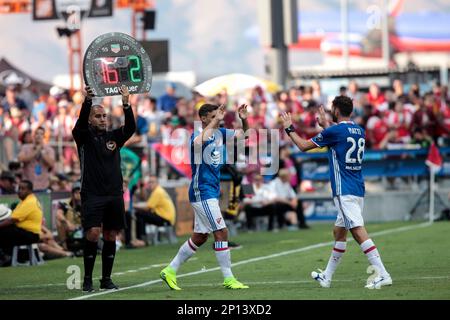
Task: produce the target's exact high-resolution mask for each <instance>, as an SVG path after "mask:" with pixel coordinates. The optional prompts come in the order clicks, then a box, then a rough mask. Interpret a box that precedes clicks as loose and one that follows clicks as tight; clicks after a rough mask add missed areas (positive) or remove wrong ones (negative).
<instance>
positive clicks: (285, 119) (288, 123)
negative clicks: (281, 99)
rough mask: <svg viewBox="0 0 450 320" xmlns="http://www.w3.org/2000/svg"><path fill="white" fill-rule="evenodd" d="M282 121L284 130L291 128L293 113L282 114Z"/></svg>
mask: <svg viewBox="0 0 450 320" xmlns="http://www.w3.org/2000/svg"><path fill="white" fill-rule="evenodd" d="M281 121H283V127H284V128H289V127H290V126H292V118H291V113H286V112H283V113H282V114H281Z"/></svg>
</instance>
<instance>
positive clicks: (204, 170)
mask: <svg viewBox="0 0 450 320" xmlns="http://www.w3.org/2000/svg"><path fill="white" fill-rule="evenodd" d="M198 114H199V117H200V120H201V121H202V130H201V132H194V133H193V134H192V137H191V141H190V148H191V168H192V181H191V185H190V188H189V201H190V202H191V205H192V207H193V209H194V233H193V235H192V236H191V238H190V239H188V240H187V241H186V242H185V243H184V244H183V245H182V246H181V247H180V249H179V251H178V253H177V255H176V256H175V258H174V259H173V260H172V262H171V263H170V264H169V265H168V266H167V267H166V268H164V269H163V270H162V271H161V273H160V276H161V279H163V280H164V281H165V282H166V284H167V285H168V286H169V288H170V289H172V290H181V289H180V287H179V286H178V285H177V280H176V273H177V271H178V268H179V267H180V266H181V264H183V263H184V262H186V261H187V260H188V259H189V258H190V257H192V256H193V255H194V253H195V252H196V250H197V249H198V248H199V247H200V246H201V245H202V244H204V243H205V242H206V240H207V239H208V235H209V233H211V232H212V233H213V234H214V250H215V253H216V258H217V261H218V262H219V265H220V269H221V270H222V273H223V277H224V282H223V286H224V287H225V288H228V289H247V288H248V286H246V285H244V284H242V283H241V282H239V281H238V280H237V279H236V278H235V277H234V275H233V273H232V272H231V255H230V249H229V248H228V230H227V226H226V225H225V221H224V219H223V217H222V213H221V211H220V207H219V196H220V168H221V166H222V164H224V162H225V152H224V151H225V146H226V143H227V140H228V139H234V138H235V137H236V136H237V134H239V133H238V132H235V131H234V130H228V129H225V128H219V124H220V122H221V121H222V120H223V118H224V116H225V106H220V107H219V106H217V105H212V104H204V105H202V106H201V107H200V109H199V111H198ZM238 114H239V118H240V119H241V120H242V127H243V132H246V131H247V129H248V124H247V106H246V105H241V106H240V107H239V108H238ZM241 133H242V132H241Z"/></svg>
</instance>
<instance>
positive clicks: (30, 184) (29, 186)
mask: <svg viewBox="0 0 450 320" xmlns="http://www.w3.org/2000/svg"><path fill="white" fill-rule="evenodd" d="M20 183H22V184H24V185H26V186H27V189H28V190H29V191H33V182H31V181H30V180H22V181H20Z"/></svg>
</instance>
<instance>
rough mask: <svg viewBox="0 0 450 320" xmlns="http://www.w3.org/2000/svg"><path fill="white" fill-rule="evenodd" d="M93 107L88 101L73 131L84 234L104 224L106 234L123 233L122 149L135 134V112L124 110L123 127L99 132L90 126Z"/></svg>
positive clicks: (130, 109)
mask: <svg viewBox="0 0 450 320" xmlns="http://www.w3.org/2000/svg"><path fill="white" fill-rule="evenodd" d="M91 106H92V100H91V99H88V98H86V99H85V100H84V102H83V105H82V107H81V111H80V117H79V119H78V121H77V123H76V124H75V128H74V129H73V130H72V134H73V137H74V139H75V142H76V144H77V149H78V156H79V158H80V166H81V204H82V210H81V213H82V225H83V228H84V230H88V229H90V228H93V227H100V226H101V225H102V224H103V228H104V229H105V230H121V229H123V228H124V227H125V220H124V219H125V209H124V201H123V185H122V184H123V179H122V172H121V168H120V148H121V147H122V146H123V145H124V143H125V142H126V141H127V140H128V139H129V138H130V137H131V136H132V135H133V133H134V132H135V130H136V122H135V120H134V116H133V110H132V108H131V107H128V108H124V113H125V125H124V126H122V127H120V128H119V129H116V130H112V131H105V132H97V131H96V130H95V129H94V128H92V127H90V126H89V124H88V119H89V114H90V112H91Z"/></svg>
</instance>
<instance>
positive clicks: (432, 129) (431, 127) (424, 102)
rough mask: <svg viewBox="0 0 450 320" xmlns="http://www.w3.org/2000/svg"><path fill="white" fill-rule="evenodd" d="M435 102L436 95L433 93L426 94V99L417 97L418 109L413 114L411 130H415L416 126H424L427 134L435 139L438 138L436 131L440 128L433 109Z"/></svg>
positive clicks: (415, 101)
mask: <svg viewBox="0 0 450 320" xmlns="http://www.w3.org/2000/svg"><path fill="white" fill-rule="evenodd" d="M433 103H434V97H433V95H432V94H427V95H425V97H424V99H422V98H416V99H415V100H414V104H415V106H416V108H417V111H416V112H415V113H414V115H413V119H412V125H411V131H412V132H414V130H415V129H416V128H423V129H424V130H425V131H426V133H427V135H429V136H430V137H431V138H432V139H433V140H435V139H437V136H436V134H435V133H436V131H437V130H438V121H437V118H436V116H435V114H434V113H433V110H432V106H433Z"/></svg>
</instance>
